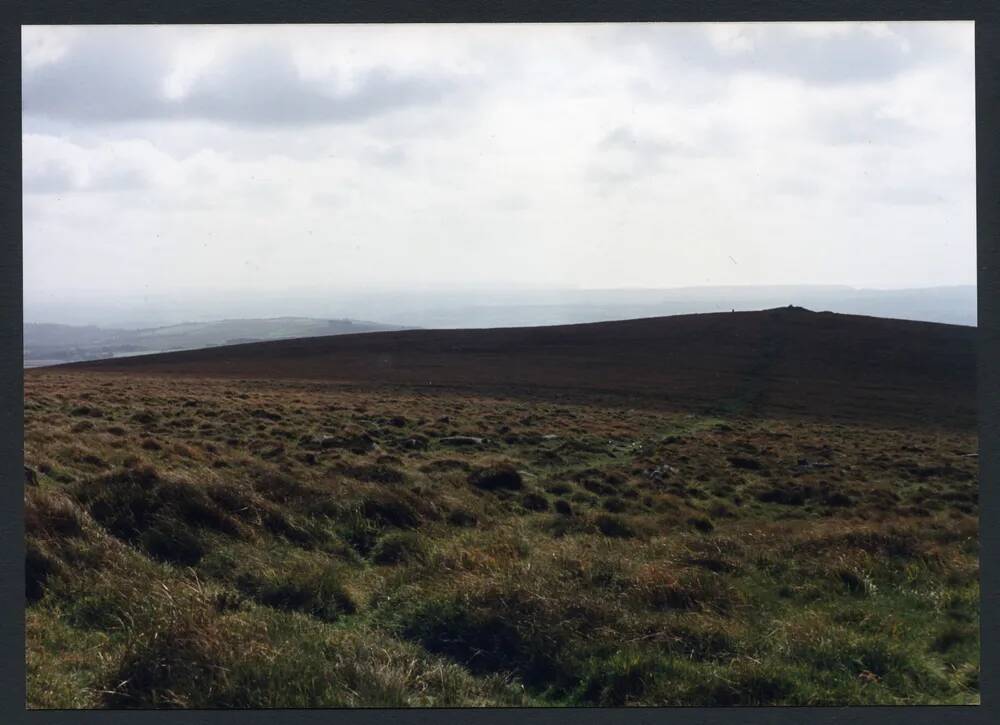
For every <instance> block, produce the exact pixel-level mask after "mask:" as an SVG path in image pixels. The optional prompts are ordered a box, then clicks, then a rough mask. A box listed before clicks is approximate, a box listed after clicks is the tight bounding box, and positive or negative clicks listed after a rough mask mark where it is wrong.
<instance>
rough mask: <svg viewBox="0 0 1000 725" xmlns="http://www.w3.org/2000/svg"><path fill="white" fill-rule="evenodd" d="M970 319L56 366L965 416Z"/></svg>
mask: <svg viewBox="0 0 1000 725" xmlns="http://www.w3.org/2000/svg"><path fill="white" fill-rule="evenodd" d="M975 340H976V329H975V328H972V327H964V326H957V325H945V324H937V323H925V322H913V321H904V320H888V319H882V318H875V317H862V316H854V315H841V314H834V313H829V312H812V311H809V310H806V309H803V308H800V307H787V308H776V309H771V310H764V311H758V312H734V313H713V314H700V315H679V316H672V317H657V318H648V319H638V320H627V321H618V322H601V323H588V324H578V325H561V326H550V327H521V328H501V329H478V330H409V331H397V332H381V333H374V334H366V335H340V336H336V337H321V338H320V337H316V338H304V339H294V340H282V341H275V342H262V343H251V344H243V345H231V346H223V347H215V348H209V349H203V350H190V351H184V352H175V353H167V354H158V355H145V356H141V357H132V358H121V359H113V360H104V361H96V362H86V363H77V364H73V365H69V366H62V367H60V368H58V369H60V370H69V369H82V370H93V371H107V372H112V371H114V372H125V373H154V374H171V375H173V374H179V375H187V376H204V377H219V376H221V377H239V378H273V379H298V380H315V381H325V382H330V383H339V384H358V385H365V386H370V385H402V386H419V387H424V388H428V389H440V388H446V389H474V390H476V391H478V392H489V393H500V394H509V395H518V396H528V397H539V396H540V397H544V398H547V399H555V400H560V399H561V400H587V401H598V400H604V401H607V402H613V403H615V404H621V405H628V406H635V407H657V408H679V409H697V410H715V411H721V412H727V413H748V414H750V413H752V414H768V415H792V416H796V415H807V416H810V417H812V416H820V417H827V418H831V419H834V420H837V419H842V420H869V419H871V420H885V421H895V422H911V423H920V424H930V425H933V424H935V423H942V424H944V423H947V424H948V425H956V424H957V425H962V426H968V427H971V426H973V425H974V422H975V360H976V358H975Z"/></svg>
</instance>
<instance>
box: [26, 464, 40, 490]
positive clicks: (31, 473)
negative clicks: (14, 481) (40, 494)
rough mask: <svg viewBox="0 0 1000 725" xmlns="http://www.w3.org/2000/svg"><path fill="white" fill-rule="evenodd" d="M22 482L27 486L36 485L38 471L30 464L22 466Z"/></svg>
mask: <svg viewBox="0 0 1000 725" xmlns="http://www.w3.org/2000/svg"><path fill="white" fill-rule="evenodd" d="M24 482H25V483H26V484H27V485H29V486H37V485H38V473H37V472H36V471H35V469H33V468H31V467H30V466H25V467H24Z"/></svg>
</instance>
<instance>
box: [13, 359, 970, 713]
mask: <svg viewBox="0 0 1000 725" xmlns="http://www.w3.org/2000/svg"><path fill="white" fill-rule="evenodd" d="M25 409H26V420H25V431H26V433H25V464H26V466H28V467H29V468H30V469H31V471H32V472H33V473H34V474H35V477H36V481H35V482H34V483H31V484H27V485H26V487H25V525H26V534H27V541H26V545H27V561H26V595H27V604H28V606H27V614H26V627H27V652H26V658H27V670H28V705H29V706H30V707H32V708H89V707H110V708H120V707H138V708H145V707H208V708H213V707H313V706H325V707H338V706H347V707H353V706H455V705H462V706H479V705H500V706H505V705H543V706H544V705H591V706H621V705H640V706H641V705H700V706H729V705H733V706H739V705H772V704H782V705H848V704H931V703H955V704H958V703H972V702H977V701H978V688H979V669H978V661H979V639H978V625H979V601H978V596H979V587H978V571H979V570H978V556H979V552H978V545H977V541H978V531H977V516H978V497H977V486H978V482H977V472H976V464H975V459H974V458H969V457H967V456H966V455H965V454H966V453H968V452H971V451H975V450H976V448H977V441H976V439H975V436H974V435H972V434H969V433H967V432H964V431H951V430H947V429H940V428H916V427H908V428H902V427H900V428H877V429H876V428H873V427H871V426H861V425H857V426H852V425H848V424H828V423H823V422H810V421H805V420H780V419H765V418H753V417H742V418H741V417H728V418H727V417H714V418H708V417H699V416H694V415H690V414H671V413H654V412H648V411H635V410H625V409H616V408H611V407H600V406H593V405H574V404H570V403H559V404H555V403H550V402H545V401H539V402H537V403H535V404H528V403H526V402H524V401H514V400H504V399H488V398H478V397H475V396H473V395H461V396H460V395H455V394H438V395H429V394H425V393H422V392H419V391H409V392H407V391H404V390H368V391H366V390H361V389H344V388H337V387H333V386H324V385H320V384H315V383H291V382H287V383H283V382H273V383H270V384H267V385H264V384H261V385H254V386H246V385H243V384H240V383H239V382H237V381H217V380H216V381H212V380H195V379H183V380H174V379H168V378H155V377H128V376H124V375H115V376H109V375H98V374H79V373H77V374H69V373H57V372H48V373H45V374H37V375H32V376H28V378H27V380H26V404H25ZM456 438H457V439H458V440H459V441H460V443H458V444H456V443H455V442H454V441H455V439H456Z"/></svg>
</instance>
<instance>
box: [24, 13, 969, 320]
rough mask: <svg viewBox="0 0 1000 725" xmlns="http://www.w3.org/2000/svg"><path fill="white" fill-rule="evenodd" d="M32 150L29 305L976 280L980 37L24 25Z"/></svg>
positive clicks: (927, 32)
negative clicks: (291, 293)
mask: <svg viewBox="0 0 1000 725" xmlns="http://www.w3.org/2000/svg"><path fill="white" fill-rule="evenodd" d="M23 133H24V136H23V165H24V176H23V180H24V283H25V298H26V304H27V305H28V306H30V305H31V304H32V302H33V301H40V300H47V301H52V300H56V299H70V298H72V297H73V295H85V294H88V293H89V294H104V295H107V296H108V297H118V296H122V297H124V296H128V295H134V294H161V295H162V294H165V295H177V294H189V293H191V294H194V293H198V292H199V291H207V290H212V291H223V292H225V291H233V292H234V293H243V294H247V293H249V292H250V291H253V290H261V291H264V290H269V291H275V290H283V289H300V288H312V289H330V290H339V291H344V290H356V289H361V290H372V289H375V290H379V289H422V288H426V289H441V288H448V289H461V288H464V287H471V286H482V287H495V288H508V287H515V288H516V287H529V288H530V287H533V288H616V287H675V286H686V285H705V284H710V285H728V284H799V283H818V284H848V285H855V286H865V287H884V288H899V287H914V286H931V285H951V284H974V283H975V273H976V270H975V140H974V138H975V137H974V66H973V26H972V24H971V23H879V24H863V23H832V24H816V23H809V24H738V25H723V24H670V25H667V24H663V25H661V24H628V25H603V24H601V25H502V26H501V25H493V26H488V25H473V26H463V25H426V26H281V27H278V26H256V27H249V26H247V27H218V26H216V27H212V26H187V27H181V26H174V27H171V26H159V27H155V26H154V27H128V26H118V27H27V28H24V30H23ZM359 316H363V315H359Z"/></svg>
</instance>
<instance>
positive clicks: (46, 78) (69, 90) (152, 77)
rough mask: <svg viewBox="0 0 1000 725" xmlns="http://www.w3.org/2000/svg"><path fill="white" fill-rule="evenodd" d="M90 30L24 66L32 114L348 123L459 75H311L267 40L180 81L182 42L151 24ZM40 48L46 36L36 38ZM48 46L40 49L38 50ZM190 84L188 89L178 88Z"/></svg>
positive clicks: (430, 97)
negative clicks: (131, 28) (153, 31)
mask: <svg viewBox="0 0 1000 725" xmlns="http://www.w3.org/2000/svg"><path fill="white" fill-rule="evenodd" d="M114 30H115V32H100V31H98V32H91V33H84V34H82V35H80V36H79V37H77V38H76V39H75V40H73V41H71V42H70V43H69V47H68V48H65V49H62V50H61V52H59V53H55V52H50V53H48V54H47V55H45V54H44V53H42V55H43V56H44V57H43V58H41V59H40V60H38V61H37V62H35V63H34V64H31V65H28V66H26V67H25V68H24V70H23V74H22V98H23V110H24V113H25V114H27V115H29V116H39V117H44V118H49V119H61V120H65V121H70V122H82V123H95V122H104V123H108V122H124V121H135V120H145V121H152V120H163V121H165V120H184V119H200V120H208V121H214V122H220V123H228V124H238V125H248V126H273V125H279V126H280V125H295V124H323V123H348V122H357V121H362V120H364V119H367V118H371V117H373V116H378V115H381V114H385V113H389V112H391V111H394V110H398V109H405V108H409V107H413V106H420V105H429V104H434V103H438V102H440V101H441V100H442V99H443V98H444V97H446V96H448V95H449V94H452V93H454V92H456V91H457V90H458V89H459V88H460V87H461V85H462V83H461V81H460V80H459V79H458V78H457V77H452V76H447V75H442V74H439V75H433V74H425V75H419V74H412V73H411V74H407V73H405V72H402V71H399V70H393V69H388V68H378V67H375V68H366V69H363V70H361V71H360V72H358V73H356V74H353V75H352V76H351V77H350V78H349V79H347V82H343V81H339V80H338V79H337V78H335V77H305V76H304V75H303V74H302V73H301V72H300V71H299V69H298V67H297V66H296V63H295V61H294V59H293V55H292V52H291V49H290V48H288V47H286V46H280V45H277V44H271V43H267V42H263V41H257V42H254V43H244V44H241V45H242V47H238V48H236V49H235V50H230V52H229V53H228V54H227V53H225V52H224V50H223V52H220V53H219V55H221V57H215V58H213V59H211V61H210V62H209V63H207V64H205V65H203V66H202V67H201V68H199V72H197V73H195V74H194V77H193V78H192V79H188V83H187V84H178V83H177V73H176V70H177V68H178V66H179V64H182V63H183V62H184V58H183V57H178V50H177V48H176V47H172V46H171V44H170V43H167V42H163V39H162V38H158V37H156V36H155V35H152V36H151V34H150V33H149V31H148V29H143V30H140V31H134V32H132V33H127V32H123V31H122V30H121V29H117V28H116V29H114ZM27 45H28V47H35V46H36V45H38V43H33V44H31V43H29V44H27ZM38 55H39V52H38V51H36V52H35V56H38ZM179 85H186V87H185V88H180V89H179V88H178V86H179Z"/></svg>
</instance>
